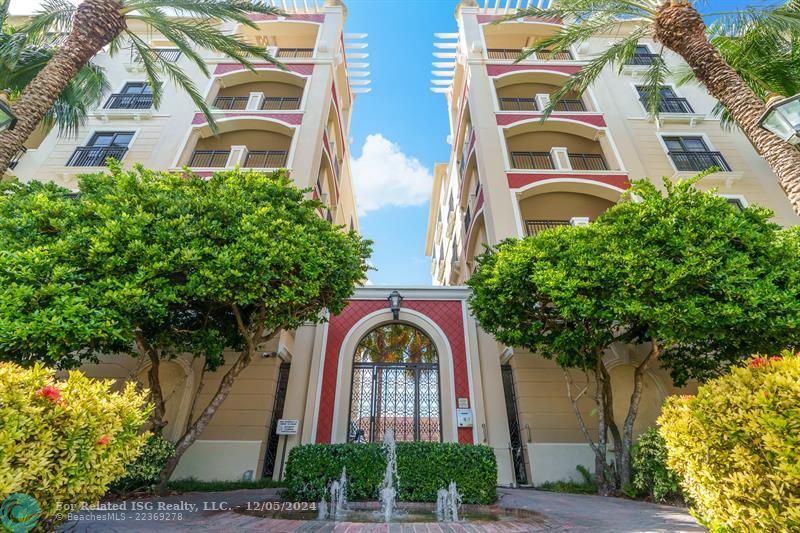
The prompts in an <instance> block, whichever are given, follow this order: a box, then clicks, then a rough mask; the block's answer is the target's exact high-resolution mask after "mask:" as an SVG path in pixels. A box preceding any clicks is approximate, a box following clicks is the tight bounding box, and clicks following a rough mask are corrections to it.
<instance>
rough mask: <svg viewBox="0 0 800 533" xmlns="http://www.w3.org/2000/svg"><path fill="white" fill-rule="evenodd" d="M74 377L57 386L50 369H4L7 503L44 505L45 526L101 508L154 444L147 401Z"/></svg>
mask: <svg viewBox="0 0 800 533" xmlns="http://www.w3.org/2000/svg"><path fill="white" fill-rule="evenodd" d="M111 386H112V382H111V381H105V380H93V379H90V378H87V377H86V376H84V375H83V374H82V373H80V372H70V374H69V377H68V378H67V379H65V380H57V379H56V378H55V376H54V372H53V371H52V370H50V369H48V368H45V367H42V366H36V367H34V368H22V367H20V366H17V365H15V364H13V363H0V501H1V500H2V499H3V498H5V497H6V496H8V495H9V494H13V493H24V494H27V495H29V496H32V497H33V498H35V499H36V501H37V502H38V504H39V507H40V508H41V516H42V519H43V520H44V521H49V520H52V519H53V518H54V517H56V515H58V514H60V513H63V512H64V511H65V510H68V509H69V507H70V506H78V505H80V504H81V503H83V502H87V503H89V504H92V503H95V502H97V501H98V500H99V498H100V497H101V496H102V495H103V494H104V493H105V492H106V488H107V487H108V485H109V483H111V482H112V481H113V480H115V479H116V478H118V477H120V476H122V475H123V474H124V473H125V465H126V464H128V463H130V462H132V461H133V460H134V459H135V458H136V456H137V455H138V453H139V450H140V448H141V447H142V445H143V444H144V443H145V441H146V440H147V438H148V435H147V434H142V433H140V431H139V430H140V428H141V427H142V425H143V424H144V423H145V421H146V419H147V415H148V410H149V409H148V407H147V405H146V398H145V394H144V393H141V392H137V390H136V388H135V386H134V384H132V383H131V384H129V385H128V386H127V387H125V388H124V389H123V390H122V391H121V392H113V391H112V390H111Z"/></svg>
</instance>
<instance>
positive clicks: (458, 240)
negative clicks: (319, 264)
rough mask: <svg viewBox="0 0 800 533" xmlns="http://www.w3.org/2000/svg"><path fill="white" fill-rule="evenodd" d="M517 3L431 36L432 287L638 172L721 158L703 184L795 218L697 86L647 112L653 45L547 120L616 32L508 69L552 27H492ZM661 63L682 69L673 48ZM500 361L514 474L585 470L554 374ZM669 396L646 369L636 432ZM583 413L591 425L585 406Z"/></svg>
mask: <svg viewBox="0 0 800 533" xmlns="http://www.w3.org/2000/svg"><path fill="white" fill-rule="evenodd" d="M526 3H527V4H530V2H522V3H520V2H516V1H514V0H511V1H508V0H500V1H499V2H494V1H491V0H480V1H479V2H475V1H469V0H464V1H462V2H460V4H459V6H458V8H457V10H456V22H457V31H455V32H453V33H441V34H437V35H436V37H437V41H436V43H435V52H434V56H435V57H436V59H435V60H434V61H435V62H434V71H433V74H434V77H435V79H434V80H433V87H432V90H433V91H434V92H438V93H442V94H443V95H444V98H445V101H446V105H447V109H448V114H449V117H450V131H451V135H450V138H449V142H450V144H451V146H452V151H451V153H450V157H449V160H448V162H447V163H444V164H440V165H437V167H436V168H435V172H434V184H433V194H432V200H431V205H430V213H429V219H428V235H427V243H426V253H427V254H428V255H429V256H431V257H432V265H431V267H432V268H431V273H432V277H433V283H434V285H441V286H453V285H455V286H458V285H462V284H463V283H464V282H465V280H467V279H468V278H469V276H470V274H471V272H472V271H473V269H474V268H475V257H476V255H478V254H480V253H481V252H482V251H483V249H484V245H490V246H491V245H495V244H497V243H499V242H500V241H502V240H504V239H507V238H523V237H525V236H527V235H531V234H535V233H536V232H538V231H541V230H543V229H546V228H547V227H552V226H554V225H563V224H570V223H572V224H584V223H588V222H590V221H592V220H594V219H595V218H596V217H597V216H598V215H600V214H601V213H603V212H604V211H605V210H606V209H608V208H609V207H611V206H612V205H614V204H615V203H616V202H618V201H620V195H621V194H622V193H623V192H624V191H625V189H626V188H627V187H628V186H629V182H630V180H634V179H641V178H645V177H650V178H655V179H656V180H657V182H658V183H660V178H661V177H662V176H669V177H673V178H678V177H688V176H693V175H695V174H697V173H698V172H699V171H702V170H704V169H706V168H708V167H711V166H718V167H720V168H721V169H722V170H723V171H722V172H718V173H716V174H713V175H710V176H708V177H706V178H705V179H704V180H702V182H701V183H700V185H699V186H700V187H701V188H704V189H711V188H716V189H717V190H718V194H720V195H724V196H726V197H728V198H730V201H731V202H732V203H735V204H737V205H741V206H746V205H748V204H759V205H763V206H767V207H769V208H771V209H773V210H774V211H775V221H776V222H778V223H780V224H783V225H793V224H797V223H798V222H800V220H798V217H797V216H796V215H795V214H794V213H793V211H792V209H791V206H790V204H789V202H788V200H787V199H786V197H785V195H784V193H783V191H782V190H781V189H780V187H779V185H778V182H777V179H776V177H775V176H774V175H773V174H772V172H771V171H770V169H769V167H768V166H767V164H766V163H765V162H764V160H763V159H761V158H760V157H759V156H758V155H757V153H756V151H755V150H754V149H753V148H752V146H751V145H750V144H749V142H748V140H747V139H746V138H745V137H744V135H742V134H741V133H740V132H739V131H737V130H725V129H723V128H722V127H721V126H720V122H719V120H718V119H717V118H715V117H714V116H713V114H712V109H713V108H714V105H715V103H716V102H715V100H714V99H713V98H712V97H710V96H709V95H708V94H707V93H706V92H705V90H704V89H703V88H702V87H700V86H699V85H695V84H689V85H683V86H677V85H675V84H674V83H670V84H668V85H665V86H664V87H663V88H662V95H663V103H662V108H661V111H662V112H661V113H659V115H658V118H657V119H656V120H652V119H650V118H648V114H647V112H646V110H645V106H644V105H643V103H642V98H641V94H640V92H639V90H638V86H640V85H641V84H642V83H643V74H644V72H645V71H646V69H647V68H648V65H649V64H650V63H651V62H652V55H653V53H654V52H655V51H657V50H659V48H658V45H657V44H656V43H654V42H650V41H641V42H640V43H639V44H640V46H639V47H638V49H637V52H636V58H635V60H634V61H633V63H632V64H629V65H625V66H624V67H623V69H622V72H621V73H618V72H617V70H616V69H612V68H607V69H606V70H605V71H604V72H603V73H602V75H601V76H600V78H599V80H598V81H597V83H596V84H594V85H593V86H592V88H591V89H590V90H588V91H587V92H586V93H585V94H584V95H582V96H580V95H577V94H573V95H570V97H568V98H567V99H564V100H562V101H561V103H559V104H558V106H557V107H556V110H555V112H554V113H553V114H552V115H551V116H550V118H549V119H548V120H547V121H545V122H544V123H542V122H541V111H542V110H543V109H544V108H546V107H547V105H548V104H549V99H550V95H552V94H554V93H555V92H557V91H558V89H559V88H560V87H561V86H562V85H563V84H564V83H565V81H566V80H567V79H569V77H570V76H571V75H573V74H575V73H576V72H577V71H578V70H579V69H580V68H581V67H582V65H584V64H586V61H587V60H589V59H590V58H593V57H594V56H596V55H597V54H599V53H601V52H602V51H604V50H605V49H606V48H607V47H608V46H609V44H610V43H612V42H613V41H614V40H615V39H616V37H615V36H614V35H598V36H596V37H594V38H592V39H590V40H589V41H588V42H587V43H585V44H584V45H582V46H580V47H579V48H576V49H573V50H569V51H565V52H559V53H544V54H538V55H537V56H534V57H532V58H529V59H527V60H525V61H521V62H519V63H516V62H515V61H516V59H517V58H518V57H519V56H520V54H521V51H522V49H523V48H525V47H526V46H530V45H531V43H533V42H535V41H536V40H537V39H540V38H542V37H544V36H547V35H551V34H553V33H554V32H556V31H557V30H558V28H559V26H558V24H557V23H556V22H555V21H553V20H552V19H549V20H542V19H538V20H537V19H530V18H529V19H525V20H519V21H512V22H504V23H501V24H493V22H495V21H496V20H497V18H498V17H500V16H503V15H506V14H509V13H512V12H513V11H514V10H515V9H516V8H517V7H519V6H520V5H521V4H526ZM534 3H535V2H534ZM540 4H541V2H540ZM666 57H667V61H668V63H669V65H670V66H673V67H679V66H680V59H679V58H678V56H676V55H673V54H670V53H667V55H666ZM679 70H680V69H679V68H674V69H673V71H679ZM640 355H642V354H640V353H639V351H638V350H637V349H636V347H632V346H619V347H616V348H615V350H613V352H612V353H609V354H608V355H607V362H608V363H609V366H610V367H611V368H612V370H611V373H612V379H614V380H616V379H622V382H623V383H625V382H632V377H631V379H626V378H625V376H632V372H633V370H632V367H631V366H630V365H629V362H630V361H636V360H637V358H638V357H639V356H640ZM501 357H502V359H501V361H502V363H503V372H504V377H505V378H506V379H505V387H506V392H507V398H515V401H511V402H509V405H508V409H509V417H508V420H509V425H510V427H511V439H512V440H513V441H514V444H513V445H512V448H514V450H515V457H516V458H517V465H516V466H517V479H518V481H520V482H531V481H532V482H534V483H536V484H538V483H539V482H540V481H541V480H543V479H548V478H552V477H556V478H558V477H563V476H566V475H569V474H570V473H572V474H573V475H574V467H575V465H576V464H579V463H582V464H585V465H588V464H590V462H591V455H587V454H589V451H588V448H587V446H586V445H585V443H584V439H583V437H582V435H581V434H580V431H579V429H578V425H577V423H576V420H575V416H574V414H573V413H572V411H571V406H570V403H569V402H568V400H567V397H566V390H565V384H564V377H563V375H562V373H561V370H559V369H558V368H557V367H556V366H555V365H554V364H553V363H551V362H549V361H546V360H544V359H543V358H541V357H539V356H535V355H532V354H529V353H524V352H523V351H520V350H514V351H513V352H512V351H508V352H503V355H502V356H501ZM623 389H624V387H623ZM675 392H676V390H675V389H674V388H673V387H672V384H671V381H670V379H669V376H668V375H667V374H666V372H664V371H663V370H661V369H658V368H655V369H652V370H651V371H649V373H648V377H647V381H646V383H645V396H644V399H643V404H642V411H641V414H640V416H639V418H638V420H637V427H636V432H637V433H638V432H639V431H641V430H642V429H644V428H646V427H648V426H650V425H652V424H653V422H654V420H655V418H656V417H657V415H658V413H659V410H660V405H661V403H662V401H663V399H664V398H665V397H666V396H667V395H669V394H673V393H675ZM628 398H630V389H628V390H616V391H615V402H617V403H618V404H619V405H618V411H619V412H618V414H617V419H618V420H619V419H620V416H621V415H622V414H623V412H624V411H623V408H624V406H625V403H626V402H627V400H628ZM585 407H586V415H587V419H588V420H593V419H594V418H593V417H592V416H591V413H590V411H591V409H592V406H591V403H590V402H587V404H586V405H585ZM523 456H524V467H523V464H522V460H523Z"/></svg>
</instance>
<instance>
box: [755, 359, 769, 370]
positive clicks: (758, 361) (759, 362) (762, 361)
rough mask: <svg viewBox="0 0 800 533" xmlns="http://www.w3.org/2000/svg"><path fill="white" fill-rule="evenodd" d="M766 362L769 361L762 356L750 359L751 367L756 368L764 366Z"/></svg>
mask: <svg viewBox="0 0 800 533" xmlns="http://www.w3.org/2000/svg"><path fill="white" fill-rule="evenodd" d="M768 363H769V361H767V360H766V359H764V358H763V357H756V358H755V359H752V360H751V361H750V367H751V368H758V367H760V366H764V365H766V364H768Z"/></svg>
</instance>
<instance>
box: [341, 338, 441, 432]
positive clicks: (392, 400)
mask: <svg viewBox="0 0 800 533" xmlns="http://www.w3.org/2000/svg"><path fill="white" fill-rule="evenodd" d="M348 426H349V428H348V429H349V430H348V440H350V441H358V442H380V441H382V440H383V435H384V433H385V431H386V430H387V429H392V430H394V435H395V439H396V440H397V441H401V442H402V441H406V442H413V441H435V442H439V441H441V440H442V424H441V391H440V384H439V354H438V352H437V350H436V345H435V344H434V342H433V341H432V340H431V338H430V337H428V335H426V334H425V333H423V332H422V331H421V330H419V329H418V328H416V327H414V326H411V325H408V324H402V323H390V324H383V325H380V326H377V327H376V328H374V329H372V330H371V331H370V332H368V333H367V334H366V335H365V336H364V337H362V339H361V340H360V341H359V343H358V345H357V347H356V350H355V354H354V355H353V373H352V386H351V393H350V416H349V424H348Z"/></svg>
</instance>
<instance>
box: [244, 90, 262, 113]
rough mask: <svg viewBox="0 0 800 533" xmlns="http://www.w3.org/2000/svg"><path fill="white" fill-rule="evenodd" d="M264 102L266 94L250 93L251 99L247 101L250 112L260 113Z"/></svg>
mask: <svg viewBox="0 0 800 533" xmlns="http://www.w3.org/2000/svg"><path fill="white" fill-rule="evenodd" d="M263 102H264V93H255V92H254V93H250V98H249V99H248V100H247V107H246V108H245V109H247V110H248V111H258V110H260V109H261V104H262V103H263Z"/></svg>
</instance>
